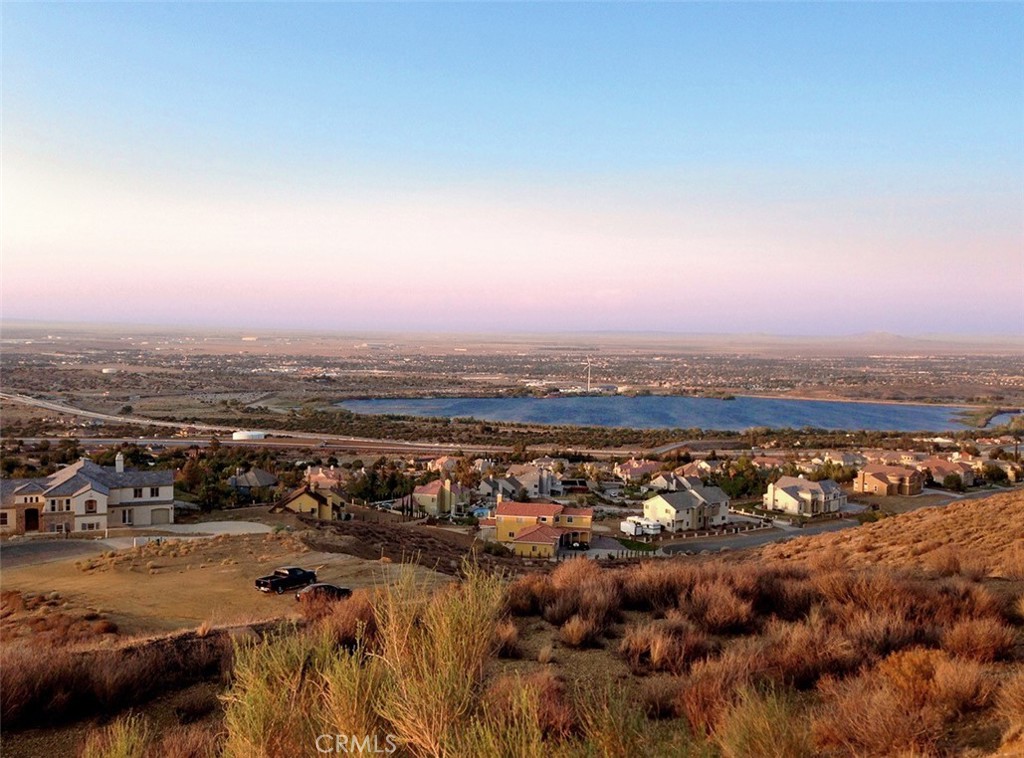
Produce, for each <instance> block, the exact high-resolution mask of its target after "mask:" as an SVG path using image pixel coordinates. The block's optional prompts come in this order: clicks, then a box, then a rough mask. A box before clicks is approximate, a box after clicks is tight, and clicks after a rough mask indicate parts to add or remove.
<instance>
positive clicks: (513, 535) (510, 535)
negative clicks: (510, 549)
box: [508, 532, 516, 537]
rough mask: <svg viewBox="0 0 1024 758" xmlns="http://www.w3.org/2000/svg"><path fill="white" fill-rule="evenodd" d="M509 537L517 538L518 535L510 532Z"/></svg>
mask: <svg viewBox="0 0 1024 758" xmlns="http://www.w3.org/2000/svg"><path fill="white" fill-rule="evenodd" d="M508 536H509V537H515V536H516V533H515V532H509V533H508Z"/></svg>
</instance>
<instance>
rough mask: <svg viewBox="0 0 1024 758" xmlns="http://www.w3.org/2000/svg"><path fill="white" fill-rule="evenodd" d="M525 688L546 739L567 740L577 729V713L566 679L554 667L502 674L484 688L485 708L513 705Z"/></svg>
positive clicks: (497, 709)
mask: <svg viewBox="0 0 1024 758" xmlns="http://www.w3.org/2000/svg"><path fill="white" fill-rule="evenodd" d="M524 690H525V693H526V697H527V698H528V699H529V701H531V703H532V705H533V708H532V709H531V710H533V711H534V713H533V715H534V718H535V720H536V722H537V725H538V726H539V727H540V732H541V735H542V737H543V738H544V739H554V740H563V739H565V738H567V737H568V736H569V735H570V734H572V733H574V732H575V731H577V729H578V724H577V718H576V713H575V711H574V709H573V704H572V700H571V698H570V697H569V695H568V692H567V690H566V686H565V682H564V681H563V680H562V679H560V678H559V677H557V676H556V675H555V674H554V673H552V672H551V670H550V669H541V670H540V671H534V672H532V673H530V674H526V675H521V674H506V675H503V676H500V677H498V678H497V679H495V680H494V682H492V683H491V685H490V686H489V687H488V688H487V690H486V691H485V692H484V696H483V704H484V710H485V711H501V710H506V709H511V708H513V707H514V701H515V700H516V699H517V698H521V697H522V696H523V691H524Z"/></svg>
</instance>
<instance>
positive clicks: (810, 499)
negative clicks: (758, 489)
mask: <svg viewBox="0 0 1024 758" xmlns="http://www.w3.org/2000/svg"><path fill="white" fill-rule="evenodd" d="M762 503H763V504H764V507H765V509H766V510H770V511H781V512H782V513H788V514H790V515H792V516H818V515H821V514H824V513H838V512H839V511H840V510H842V508H843V507H844V506H845V505H846V493H845V492H843V488H842V487H840V486H839V485H838V484H836V483H835V482H834V481H832V480H831V479H822V480H821V481H819V482H812V481H811V480H809V479H804V478H803V477H802V476H783V477H779V479H778V481H776V482H773V483H772V484H769V485H768V491H767V492H766V493H765V494H764V497H763V498H762Z"/></svg>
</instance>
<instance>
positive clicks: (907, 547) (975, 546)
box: [756, 490, 1024, 579]
mask: <svg viewBox="0 0 1024 758" xmlns="http://www.w3.org/2000/svg"><path fill="white" fill-rule="evenodd" d="M756 555H757V557H758V558H759V559H775V558H781V559H788V560H796V561H801V560H805V561H814V562H819V561H822V560H841V561H842V563H843V564H844V565H845V566H847V567H848V568H868V567H871V566H887V567H891V568H896V569H903V570H914V569H923V570H926V571H934V572H938V573H940V574H960V573H964V574H968V575H971V576H975V577H983V576H993V577H1003V578H1007V579H1024V490H1021V491H1017V492H1011V493H1005V494H1000V495H993V496H992V497H988V498H984V499H981V500H965V501H961V502H958V503H953V504H952V505H949V506H946V507H944V508H922V509H920V510H917V511H911V512H910V513H905V514H901V515H899V516H892V517H890V518H886V519H883V520H881V521H878V522H875V523H873V524H866V525H864V526H862V527H859V528H857V529H847V530H845V531H842V532H833V533H829V534H820V535H815V536H813V537H799V538H796V539H793V540H789V541H787V542H783V543H775V544H772V545H767V546H765V547H764V548H762V549H761V550H760V551H758V553H757V554H756Z"/></svg>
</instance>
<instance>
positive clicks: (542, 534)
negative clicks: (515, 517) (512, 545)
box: [515, 524, 566, 545]
mask: <svg viewBox="0 0 1024 758" xmlns="http://www.w3.org/2000/svg"><path fill="white" fill-rule="evenodd" d="M565 531H566V530H564V529H556V528H555V527H553V526H547V525H545V524H537V525H536V526H531V527H527V528H526V529H523V531H521V532H520V533H519V535H518V536H517V537H516V538H515V541H516V542H525V543H527V544H530V545H534V544H538V545H539V544H543V545H557V544H558V541H559V539H561V537H562V535H563V534H565Z"/></svg>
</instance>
